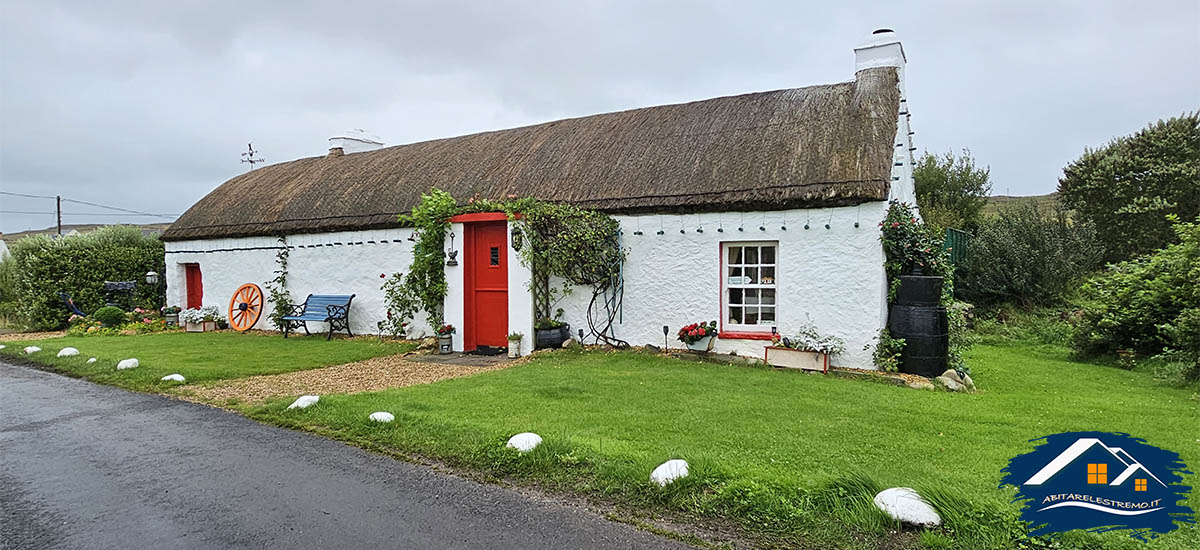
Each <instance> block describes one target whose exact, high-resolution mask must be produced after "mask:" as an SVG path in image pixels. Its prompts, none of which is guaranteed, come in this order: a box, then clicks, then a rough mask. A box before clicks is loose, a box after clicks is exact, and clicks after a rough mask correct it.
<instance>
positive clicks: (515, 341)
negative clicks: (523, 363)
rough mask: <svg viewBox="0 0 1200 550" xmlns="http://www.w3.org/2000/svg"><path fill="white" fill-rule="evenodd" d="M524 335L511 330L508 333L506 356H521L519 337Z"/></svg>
mask: <svg viewBox="0 0 1200 550" xmlns="http://www.w3.org/2000/svg"><path fill="white" fill-rule="evenodd" d="M524 337H525V335H524V334H521V333H519V332H512V333H509V335H508V356H509V357H512V358H517V357H520V356H521V339H522V338H524Z"/></svg>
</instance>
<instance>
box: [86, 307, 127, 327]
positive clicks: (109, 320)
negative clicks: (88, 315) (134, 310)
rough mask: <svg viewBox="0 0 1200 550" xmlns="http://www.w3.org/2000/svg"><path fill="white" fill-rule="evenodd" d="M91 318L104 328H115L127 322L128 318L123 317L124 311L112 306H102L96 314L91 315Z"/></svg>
mask: <svg viewBox="0 0 1200 550" xmlns="http://www.w3.org/2000/svg"><path fill="white" fill-rule="evenodd" d="M92 318H94V319H96V320H97V321H100V322H101V323H102V324H103V325H104V326H106V327H115V326H117V325H121V324H124V323H125V321H128V320H129V317H128V316H127V315H125V311H123V310H122V309H121V308H119V307H113V306H104V307H102V308H100V309H97V310H96V313H93V314H92Z"/></svg>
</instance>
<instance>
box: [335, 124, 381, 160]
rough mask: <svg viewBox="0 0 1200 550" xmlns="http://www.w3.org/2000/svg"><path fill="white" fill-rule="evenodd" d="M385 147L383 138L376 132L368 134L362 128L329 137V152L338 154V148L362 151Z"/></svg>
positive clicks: (347, 151)
mask: <svg viewBox="0 0 1200 550" xmlns="http://www.w3.org/2000/svg"><path fill="white" fill-rule="evenodd" d="M381 147H383V140H382V139H380V138H379V136H377V135H375V134H368V133H367V132H365V131H363V130H362V129H361V128H355V129H353V130H348V131H345V132H342V133H341V134H338V135H336V136H333V137H331V138H329V153H330V154H331V155H337V154H339V153H337V152H335V151H334V150H335V149H337V150H339V151H340V152H342V153H346V154H350V153H361V152H363V151H374V150H376V149H379V148H381Z"/></svg>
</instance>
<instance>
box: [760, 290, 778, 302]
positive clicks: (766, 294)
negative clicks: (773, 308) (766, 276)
mask: <svg viewBox="0 0 1200 550" xmlns="http://www.w3.org/2000/svg"><path fill="white" fill-rule="evenodd" d="M759 292H761V293H762V294H760V296H762V303H764V304H774V303H775V290H774V289H770V288H764V289H762V290H760V291H759Z"/></svg>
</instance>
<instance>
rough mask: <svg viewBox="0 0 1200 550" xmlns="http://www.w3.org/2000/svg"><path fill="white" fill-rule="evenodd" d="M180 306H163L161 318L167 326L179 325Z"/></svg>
mask: <svg viewBox="0 0 1200 550" xmlns="http://www.w3.org/2000/svg"><path fill="white" fill-rule="evenodd" d="M180 311H182V308H180V307H179V306H163V308H162V314H163V319H164V320H165V321H166V322H167V326H169V327H173V326H177V325H179V312H180Z"/></svg>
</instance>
